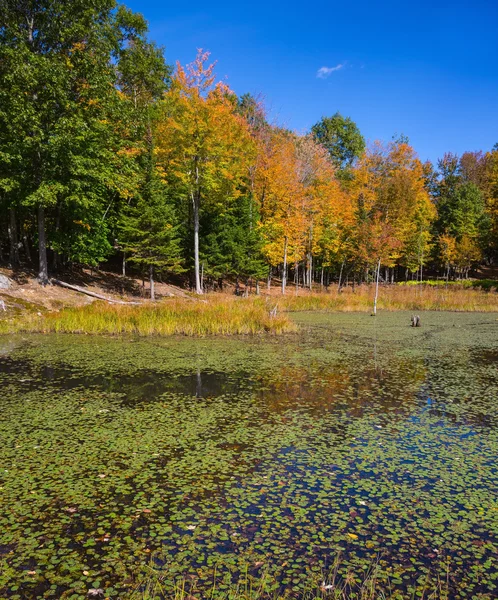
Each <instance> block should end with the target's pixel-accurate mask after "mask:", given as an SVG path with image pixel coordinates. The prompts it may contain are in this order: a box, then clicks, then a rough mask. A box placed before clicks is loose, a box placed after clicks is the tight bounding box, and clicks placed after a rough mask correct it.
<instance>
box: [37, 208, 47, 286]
mask: <svg viewBox="0 0 498 600" xmlns="http://www.w3.org/2000/svg"><path fill="white" fill-rule="evenodd" d="M38 264H39V271H38V282H39V283H40V284H41V285H47V284H48V265H47V239H46V237H45V209H44V207H43V206H42V205H41V204H40V205H39V206H38Z"/></svg>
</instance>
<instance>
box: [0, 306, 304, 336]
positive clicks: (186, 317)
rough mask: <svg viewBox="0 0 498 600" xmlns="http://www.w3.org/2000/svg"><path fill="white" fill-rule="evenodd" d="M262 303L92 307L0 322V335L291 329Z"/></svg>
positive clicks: (223, 332)
mask: <svg viewBox="0 0 498 600" xmlns="http://www.w3.org/2000/svg"><path fill="white" fill-rule="evenodd" d="M270 313H271V308H270V305H269V304H268V303H267V302H266V301H265V300H263V299H242V298H234V297H222V298H216V299H214V298H213V299H212V300H210V301H193V300H184V299H168V300H164V301H162V302H157V303H145V304H143V305H141V306H126V305H116V304H106V303H105V302H94V303H93V304H90V305H88V306H84V307H80V308H66V309H63V310H62V311H60V312H52V313H45V314H44V315H36V314H35V315H33V314H31V315H24V316H23V317H22V318H21V317H18V318H14V319H12V320H4V321H2V322H0V333H1V332H3V333H13V332H36V333H86V334H111V335H119V334H134V335H141V336H147V335H173V334H180V335H190V336H204V335H233V334H260V333H265V332H268V333H274V334H281V333H285V332H288V331H293V330H294V329H295V325H294V324H293V323H292V321H291V320H290V319H289V318H288V317H287V316H286V315H284V314H276V315H274V316H273V315H272V314H270Z"/></svg>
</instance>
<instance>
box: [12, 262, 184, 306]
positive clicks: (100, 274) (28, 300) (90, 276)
mask: <svg viewBox="0 0 498 600" xmlns="http://www.w3.org/2000/svg"><path fill="white" fill-rule="evenodd" d="M0 274H2V275H6V276H7V277H8V278H9V279H10V280H11V281H12V287H10V288H9V289H7V290H0V300H3V301H4V303H5V307H6V309H7V311H8V312H11V311H14V312H18V311H20V310H24V309H29V310H33V311H36V310H40V311H44V310H50V311H54V310H60V309H61V308H63V307H66V306H84V305H86V304H90V303H91V302H95V300H96V299H95V298H92V297H90V296H87V295H86V294H82V293H79V292H76V291H73V290H69V289H65V288H62V287H60V286H58V285H47V286H41V285H40V284H39V283H38V281H37V279H36V275H35V273H34V272H32V271H29V270H23V269H20V270H16V271H12V270H11V269H6V268H0ZM57 278H58V279H59V280H61V281H64V282H65V283H69V284H71V285H77V286H79V287H82V288H84V289H86V290H88V291H90V292H94V293H96V294H101V295H103V296H105V297H107V298H109V299H111V300H122V301H123V300H124V301H133V302H136V301H137V300H142V301H144V302H146V301H147V297H148V294H149V289H148V282H145V286H143V285H142V280H140V279H135V278H133V277H123V276H119V275H116V274H115V273H111V272H108V271H93V272H92V271H90V269H81V270H78V271H68V272H65V273H59V274H58V275H57ZM155 291H156V296H157V297H158V298H160V297H172V296H176V297H180V298H181V297H188V294H187V293H186V292H185V291H184V290H182V289H181V288H180V287H177V286H174V285H171V284H166V283H160V282H156V284H155Z"/></svg>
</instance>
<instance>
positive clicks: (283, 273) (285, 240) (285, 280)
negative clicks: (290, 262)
mask: <svg viewBox="0 0 498 600" xmlns="http://www.w3.org/2000/svg"><path fill="white" fill-rule="evenodd" d="M286 284H287V236H285V238H284V267H283V271H282V294H285V286H286Z"/></svg>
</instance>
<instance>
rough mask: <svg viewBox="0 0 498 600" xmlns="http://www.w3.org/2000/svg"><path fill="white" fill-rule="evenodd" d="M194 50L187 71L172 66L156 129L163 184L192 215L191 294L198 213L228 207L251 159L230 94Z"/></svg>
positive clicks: (197, 271) (196, 273)
mask: <svg viewBox="0 0 498 600" xmlns="http://www.w3.org/2000/svg"><path fill="white" fill-rule="evenodd" d="M208 57H209V54H208V53H204V52H202V51H199V53H198V55H197V58H196V60H195V61H194V62H193V63H192V64H190V65H188V66H187V67H186V68H184V67H182V66H181V65H180V64H178V65H177V68H176V72H175V74H174V76H173V79H172V84H171V87H170V89H169V90H168V92H167V93H166V96H165V99H164V102H163V106H162V108H161V114H160V120H159V122H158V125H157V157H158V162H159V165H160V167H161V168H162V170H163V173H164V178H165V180H166V181H167V182H168V183H170V184H171V185H176V186H178V187H179V189H180V190H181V194H182V195H183V197H184V198H185V201H186V202H188V203H189V205H190V207H191V211H192V213H191V214H192V223H193V240H194V244H193V245H194V279H195V290H196V292H197V293H198V294H202V291H203V290H202V286H201V278H200V239H199V231H200V219H201V211H203V210H210V209H212V208H213V207H214V208H216V207H219V206H223V205H226V204H229V203H230V202H232V201H233V200H234V198H237V197H238V196H239V195H240V194H241V189H240V188H241V186H242V185H244V184H245V182H246V180H247V177H248V171H249V166H250V164H251V162H252V160H253V149H252V148H253V143H252V138H251V136H250V134H249V128H248V125H247V123H246V121H245V120H244V119H243V118H242V117H241V116H240V115H238V114H236V112H235V106H234V103H233V102H232V97H233V94H232V93H231V91H230V90H229V88H228V87H227V86H226V85H225V84H223V83H215V75H214V64H211V65H208V64H207V60H208Z"/></svg>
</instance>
